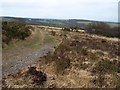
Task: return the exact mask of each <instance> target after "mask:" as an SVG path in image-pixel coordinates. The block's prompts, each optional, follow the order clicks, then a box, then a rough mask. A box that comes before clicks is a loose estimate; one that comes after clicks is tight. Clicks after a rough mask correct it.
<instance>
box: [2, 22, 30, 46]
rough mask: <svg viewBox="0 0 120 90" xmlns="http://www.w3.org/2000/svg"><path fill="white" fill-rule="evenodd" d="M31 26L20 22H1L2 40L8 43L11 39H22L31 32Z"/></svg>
mask: <svg viewBox="0 0 120 90" xmlns="http://www.w3.org/2000/svg"><path fill="white" fill-rule="evenodd" d="M30 29H31V27H30V26H27V25H26V24H25V23H20V22H2V35H3V38H2V41H3V43H5V44H9V42H10V41H11V40H12V39H19V40H24V39H25V38H26V37H28V36H30V34H31V30H30Z"/></svg>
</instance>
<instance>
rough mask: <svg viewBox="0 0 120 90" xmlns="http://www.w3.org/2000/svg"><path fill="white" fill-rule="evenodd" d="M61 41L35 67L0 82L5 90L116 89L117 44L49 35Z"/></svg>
mask: <svg viewBox="0 0 120 90" xmlns="http://www.w3.org/2000/svg"><path fill="white" fill-rule="evenodd" d="M50 34H52V35H53V37H55V36H58V37H59V38H61V39H62V42H61V44H59V46H57V47H54V48H55V51H54V53H52V54H50V53H49V54H48V55H46V56H44V57H41V58H39V61H37V63H36V64H33V65H31V66H28V67H27V68H23V69H20V70H19V71H18V72H17V73H16V74H10V75H8V76H6V77H4V78H3V80H2V81H3V87H7V88H10V87H12V88H35V87H37V88H41V87H42V88H119V87H120V83H119V82H120V61H119V57H120V52H119V50H118V49H119V44H120V40H119V39H117V38H107V37H102V36H96V35H89V34H87V33H80V32H66V31H60V32H57V31H54V32H53V31H50Z"/></svg>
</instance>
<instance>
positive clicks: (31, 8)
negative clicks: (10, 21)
mask: <svg viewBox="0 0 120 90" xmlns="http://www.w3.org/2000/svg"><path fill="white" fill-rule="evenodd" d="M118 2H119V0H0V16H12V17H29V18H47V19H88V20H97V21H110V22H117V21H118Z"/></svg>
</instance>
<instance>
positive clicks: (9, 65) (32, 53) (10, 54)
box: [2, 28, 60, 76]
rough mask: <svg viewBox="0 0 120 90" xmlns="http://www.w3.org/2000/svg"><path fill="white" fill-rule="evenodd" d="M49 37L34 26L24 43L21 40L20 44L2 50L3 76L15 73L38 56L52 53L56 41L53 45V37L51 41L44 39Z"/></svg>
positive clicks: (34, 61)
mask: <svg viewBox="0 0 120 90" xmlns="http://www.w3.org/2000/svg"><path fill="white" fill-rule="evenodd" d="M40 35H41V36H40ZM36 36H37V37H36ZM50 38H51V36H50V34H49V33H48V32H46V31H40V30H39V28H35V31H34V34H33V36H32V38H30V39H29V40H28V41H26V42H25V41H23V42H24V43H23V42H22V44H21V43H19V44H17V46H16V45H14V46H13V47H12V48H9V49H8V50H3V57H2V74H3V76H6V75H8V74H12V73H16V72H17V71H18V70H19V69H21V68H23V67H26V66H28V65H31V64H34V63H36V62H37V61H38V60H39V58H40V57H43V56H45V55H47V54H48V53H53V52H54V47H55V46H56V45H57V44H58V43H56V45H55V43H54V42H53V41H54V40H53V39H55V38H52V41H50V40H49V41H45V40H46V39H50ZM28 43H29V44H28ZM59 43H60V42H59ZM31 44H32V46H31Z"/></svg>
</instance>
